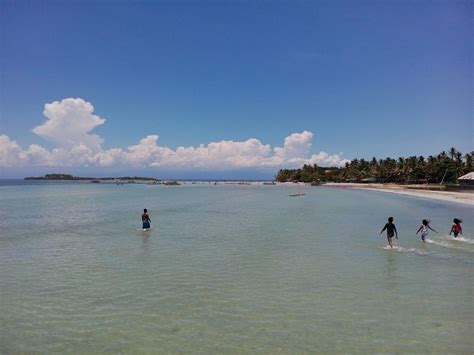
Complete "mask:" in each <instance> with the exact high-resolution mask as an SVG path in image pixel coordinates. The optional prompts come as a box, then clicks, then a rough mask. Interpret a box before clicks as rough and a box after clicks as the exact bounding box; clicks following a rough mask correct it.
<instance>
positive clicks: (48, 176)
mask: <svg viewBox="0 0 474 355" xmlns="http://www.w3.org/2000/svg"><path fill="white" fill-rule="evenodd" d="M25 180H101V181H107V180H123V181H128V180H146V181H148V180H158V179H155V178H152V177H143V176H121V177H101V178H96V177H83V176H72V175H68V174H46V175H44V176H38V177H35V176H29V177H26V178H25Z"/></svg>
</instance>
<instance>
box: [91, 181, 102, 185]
mask: <svg viewBox="0 0 474 355" xmlns="http://www.w3.org/2000/svg"><path fill="white" fill-rule="evenodd" d="M91 184H100V180H92V181H91Z"/></svg>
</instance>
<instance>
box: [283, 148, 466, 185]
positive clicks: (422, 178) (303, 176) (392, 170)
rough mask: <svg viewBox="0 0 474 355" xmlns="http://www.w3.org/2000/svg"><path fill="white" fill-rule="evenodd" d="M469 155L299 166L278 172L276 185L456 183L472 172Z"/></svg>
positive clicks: (451, 153) (457, 153) (454, 152)
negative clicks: (283, 183) (288, 182)
mask: <svg viewBox="0 0 474 355" xmlns="http://www.w3.org/2000/svg"><path fill="white" fill-rule="evenodd" d="M473 155H474V151H473V152H469V153H466V154H463V153H461V152H460V151H458V150H456V149H455V148H451V149H450V150H449V151H448V152H446V151H443V152H441V153H439V154H438V155H436V156H433V155H430V156H429V157H427V158H425V157H423V156H410V157H407V158H403V157H400V158H398V159H393V158H385V159H379V160H377V159H376V158H375V157H374V158H372V159H371V160H365V159H354V160H352V161H350V162H349V163H346V165H345V166H344V167H341V168H333V167H331V168H325V167H320V166H317V165H316V164H314V165H306V164H305V165H303V167H302V168H300V169H280V170H279V171H278V173H277V175H276V180H277V181H279V182H285V181H294V182H313V181H321V182H326V181H334V182H379V183H400V184H410V183H440V182H444V183H456V179H457V178H458V177H460V176H462V175H464V174H467V173H469V172H471V171H473V166H472V157H473Z"/></svg>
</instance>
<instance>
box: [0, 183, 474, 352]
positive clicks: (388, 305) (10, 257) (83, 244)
mask: <svg viewBox="0 0 474 355" xmlns="http://www.w3.org/2000/svg"><path fill="white" fill-rule="evenodd" d="M1 185H2V186H0V233H1V235H0V353H5V354H8V353H31V352H40V353H52V352H56V353H64V352H73V353H79V352H80V353H104V352H111V353H119V352H124V353H137V352H161V353H202V354H209V353H287V354H294V353H306V352H308V353H309V352H319V353H361V354H364V353H386V352H389V353H430V352H434V353H471V352H472V351H473V349H474V345H473V344H474V343H473V338H474V337H473V335H474V332H473V320H474V307H473V284H474V283H473V281H474V280H473V275H474V272H473V271H474V258H473V256H474V236H472V234H473V222H474V221H473V217H472V216H473V214H472V212H473V211H472V207H469V206H464V205H459V204H453V203H447V202H437V201H430V200H425V199H419V198H412V197H406V196H398V195H394V194H388V193H383V192H374V191H362V190H348V189H335V188H329V187H306V188H304V190H305V192H306V196H304V197H289V196H288V195H289V193H295V192H296V191H297V190H296V188H295V187H287V186H262V185H259V186H254V185H252V186H229V185H218V186H213V185H206V184H202V185H191V184H186V185H182V186H147V185H138V184H137V185H133V184H130V185H123V186H116V185H112V184H111V185H107V184H87V183H34V182H8V181H4V182H3V183H1ZM145 207H146V208H148V209H149V212H150V215H151V219H152V227H153V228H152V230H151V231H150V232H143V231H142V230H141V221H140V215H141V211H142V209H143V208H145ZM392 215H393V216H394V217H395V224H396V226H397V228H398V230H399V236H400V239H398V240H397V241H396V244H397V248H396V249H394V250H386V249H384V247H385V246H386V244H387V241H386V238H385V237H384V236H379V234H378V233H379V231H380V229H381V228H382V226H383V225H384V224H385V222H386V218H387V217H388V216H392ZM453 217H460V218H461V219H463V220H464V224H463V227H464V236H463V239H462V240H453V238H450V237H448V236H447V234H448V232H449V230H450V227H451V221H452V219H453ZM422 218H430V219H431V221H432V226H433V227H434V228H435V229H438V230H439V231H440V232H441V233H440V235H436V234H434V233H432V234H431V235H430V237H429V238H430V242H429V243H426V244H423V243H421V242H420V240H419V237H418V236H416V235H415V232H416V229H417V227H418V226H419V223H420V221H421V219H422Z"/></svg>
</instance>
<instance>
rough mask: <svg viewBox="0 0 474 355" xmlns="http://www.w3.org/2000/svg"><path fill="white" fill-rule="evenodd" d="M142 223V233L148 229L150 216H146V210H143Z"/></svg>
mask: <svg viewBox="0 0 474 355" xmlns="http://www.w3.org/2000/svg"><path fill="white" fill-rule="evenodd" d="M142 223H143V230H144V231H145V230H148V229H150V223H151V219H150V216H149V215H148V210H147V209H146V208H145V209H144V210H143V214H142Z"/></svg>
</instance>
